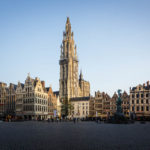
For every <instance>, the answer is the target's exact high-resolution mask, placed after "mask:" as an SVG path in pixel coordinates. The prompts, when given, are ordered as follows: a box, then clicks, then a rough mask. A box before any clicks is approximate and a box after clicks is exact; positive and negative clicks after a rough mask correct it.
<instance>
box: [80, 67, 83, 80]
mask: <svg viewBox="0 0 150 150" xmlns="http://www.w3.org/2000/svg"><path fill="white" fill-rule="evenodd" d="M80 80H83V74H82V69H81V70H80Z"/></svg>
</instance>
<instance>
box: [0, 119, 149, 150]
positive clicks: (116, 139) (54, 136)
mask: <svg viewBox="0 0 150 150" xmlns="http://www.w3.org/2000/svg"><path fill="white" fill-rule="evenodd" d="M149 133H150V123H149V122H147V123H146V124H140V123H139V122H136V123H135V124H104V123H101V124H97V123H95V122H79V123H76V124H74V123H73V122H61V123H60V122H59V123H56V122H54V123H52V122H50V123H48V122H32V121H28V122H1V123H0V150H22V149H23V150H118V149H119V150H149V149H150V134H149Z"/></svg>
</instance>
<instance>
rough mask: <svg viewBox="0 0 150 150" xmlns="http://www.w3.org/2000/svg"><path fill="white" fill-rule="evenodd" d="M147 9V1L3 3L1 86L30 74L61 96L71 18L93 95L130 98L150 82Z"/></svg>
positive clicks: (0, 16) (0, 19) (28, 0)
mask: <svg viewBox="0 0 150 150" xmlns="http://www.w3.org/2000/svg"><path fill="white" fill-rule="evenodd" d="M149 7H150V1H149V0H82V1H81V0H74V1H73V0H55V1H50V0H43V1H41V0H21V1H20V0H5V1H4V0H1V1H0V60H1V61H0V69H1V71H0V81H3V82H5V83H10V82H12V83H17V82H18V81H21V82H24V80H25V79H26V77H27V74H28V72H30V74H31V76H32V77H33V78H34V77H36V76H38V77H39V78H40V79H41V80H45V81H46V85H47V86H49V85H52V87H53V90H58V89H59V57H60V45H61V42H62V37H63V36H62V33H63V31H64V29H65V22H66V18H67V16H69V17H70V21H71V24H72V30H73V31H74V39H75V43H76V44H77V53H78V57H79V70H80V69H82V72H83V77H84V78H85V79H86V80H88V81H90V84H91V93H92V94H94V91H97V90H100V91H105V92H107V93H108V94H110V95H112V94H113V93H114V92H115V91H116V90H117V89H118V88H120V89H122V90H126V91H127V92H129V87H130V86H131V87H132V86H136V85H138V84H142V83H144V82H146V81H147V80H150V69H149V66H150V9H149Z"/></svg>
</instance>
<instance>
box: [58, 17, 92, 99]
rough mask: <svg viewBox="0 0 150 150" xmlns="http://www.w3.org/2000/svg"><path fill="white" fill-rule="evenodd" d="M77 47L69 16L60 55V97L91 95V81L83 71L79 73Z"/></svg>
mask: <svg viewBox="0 0 150 150" xmlns="http://www.w3.org/2000/svg"><path fill="white" fill-rule="evenodd" d="M78 63H79V60H78V57H77V47H76V45H75V42H74V34H73V32H72V31H71V23H70V20H69V18H67V21H66V28H65V31H64V32H63V41H62V45H61V55H60V61H59V65H60V79H59V96H60V99H63V98H67V99H68V100H70V99H71V98H75V97H88V96H90V83H89V82H88V81H85V80H84V79H83V75H82V72H81V73H80V75H78Z"/></svg>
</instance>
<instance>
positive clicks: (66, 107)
mask: <svg viewBox="0 0 150 150" xmlns="http://www.w3.org/2000/svg"><path fill="white" fill-rule="evenodd" d="M73 109H74V107H73V105H72V104H71V103H70V102H69V101H68V98H64V99H62V104H61V114H62V117H67V116H68V115H70V114H71V111H72V110H73Z"/></svg>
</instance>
